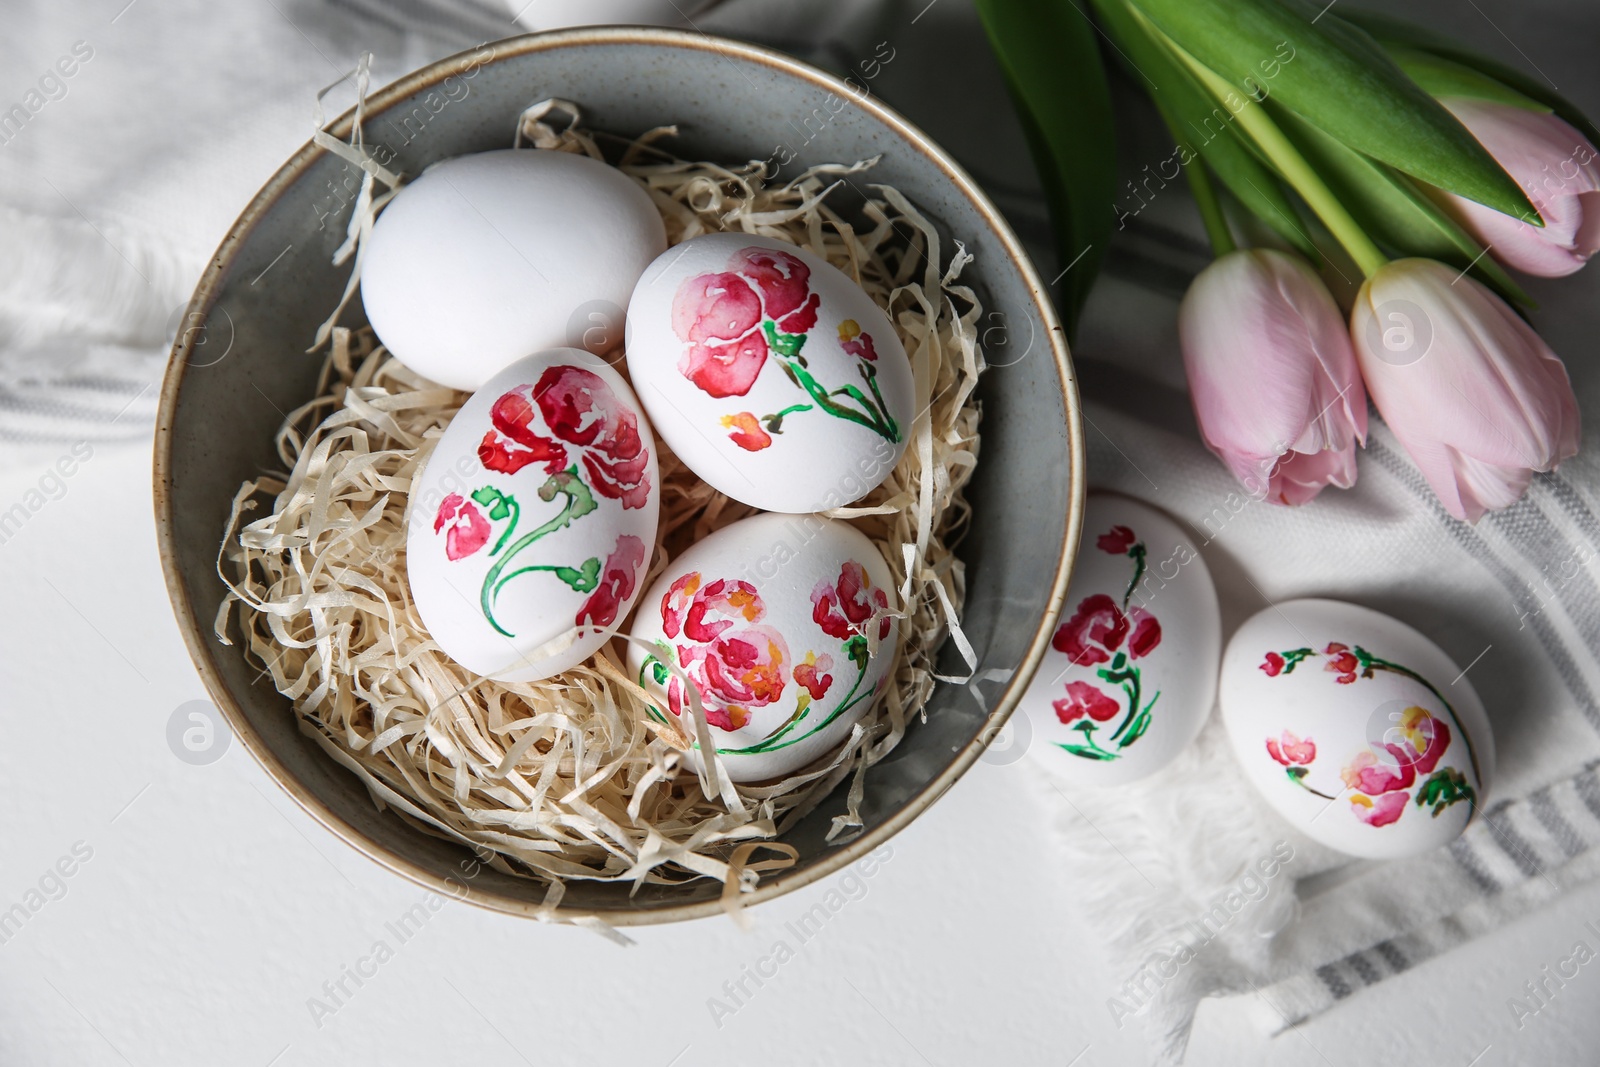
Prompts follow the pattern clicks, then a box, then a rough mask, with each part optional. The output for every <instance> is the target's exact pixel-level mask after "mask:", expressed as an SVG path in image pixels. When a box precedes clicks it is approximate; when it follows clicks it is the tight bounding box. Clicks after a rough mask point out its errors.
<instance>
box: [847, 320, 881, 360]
mask: <svg viewBox="0 0 1600 1067" xmlns="http://www.w3.org/2000/svg"><path fill="white" fill-rule="evenodd" d="M839 345H840V347H841V348H843V349H844V350H845V354H846V355H851V356H855V357H856V358H857V359H864V360H866V361H867V362H868V363H876V362H878V349H877V346H875V345H874V344H873V343H872V335H871V334H870V333H862V332H861V324H860V323H858V322H856V320H855V319H845V320H844V321H843V322H841V323H840V324H839Z"/></svg>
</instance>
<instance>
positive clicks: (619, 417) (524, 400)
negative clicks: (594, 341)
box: [478, 365, 650, 508]
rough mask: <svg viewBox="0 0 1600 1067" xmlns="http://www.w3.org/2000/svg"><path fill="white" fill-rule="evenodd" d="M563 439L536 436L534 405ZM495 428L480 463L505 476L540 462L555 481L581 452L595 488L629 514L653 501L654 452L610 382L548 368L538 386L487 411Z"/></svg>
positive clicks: (481, 448)
mask: <svg viewBox="0 0 1600 1067" xmlns="http://www.w3.org/2000/svg"><path fill="white" fill-rule="evenodd" d="M535 404H537V405H538V409H539V414H540V415H542V416H543V419H544V423H545V425H546V426H547V427H548V428H549V430H550V432H551V433H552V434H553V435H554V437H555V438H556V439H557V440H551V439H550V438H546V437H541V436H539V434H537V433H535V432H534V429H533V424H534V405H535ZM489 421H490V422H491V423H492V424H493V426H494V429H492V430H490V431H489V432H488V433H486V434H484V435H483V440H482V441H481V442H480V443H479V445H478V459H479V460H480V461H481V462H482V463H483V465H484V466H485V467H487V468H488V469H490V470H493V471H499V472H501V473H502V474H515V473H516V472H517V471H519V470H521V469H522V468H523V467H526V466H528V465H529V464H530V463H536V462H542V463H544V465H545V470H546V471H547V472H549V473H550V474H555V473H557V472H558V471H561V470H562V469H564V468H565V467H566V466H567V464H568V463H569V461H570V457H569V455H568V451H567V448H566V447H565V446H572V447H573V448H575V449H576V450H577V452H578V456H579V459H580V462H581V463H582V464H583V469H584V471H585V472H586V473H587V474H588V476H589V477H588V482H589V487H590V488H591V489H593V490H594V491H595V492H596V493H598V494H600V495H601V496H603V497H607V498H609V499H611V500H620V501H622V506H623V507H625V508H642V507H644V506H645V505H646V504H647V503H649V500H650V476H649V466H650V450H649V449H647V448H645V446H644V440H643V438H642V437H641V436H640V434H639V416H638V415H637V414H635V413H634V411H633V409H632V408H630V407H629V406H628V405H627V404H625V403H624V402H623V401H622V399H621V398H620V397H618V396H617V394H616V393H613V392H612V391H611V387H610V386H609V385H607V384H606V382H605V379H603V378H601V377H600V376H599V375H598V374H596V373H594V372H593V371H591V370H588V369H586V368H584V367H573V366H568V365H561V366H554V367H547V368H545V371H544V373H543V374H541V375H540V376H539V381H538V382H537V383H536V384H534V385H531V386H528V385H519V386H517V387H516V388H515V389H512V390H511V391H510V392H508V393H506V394H504V395H503V396H501V397H500V398H499V399H498V400H496V401H495V402H494V406H493V407H492V408H490V409H489Z"/></svg>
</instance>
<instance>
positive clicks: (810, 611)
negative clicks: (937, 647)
mask: <svg viewBox="0 0 1600 1067" xmlns="http://www.w3.org/2000/svg"><path fill="white" fill-rule="evenodd" d="M897 611H898V603H897V598H896V594H895V590H894V589H893V588H892V585H891V576H890V573H889V568H888V566H887V565H885V563H884V562H883V557H882V556H881V555H879V553H878V549H877V547H876V546H874V545H873V543H872V542H871V541H870V540H868V539H867V537H866V535H864V534H862V533H861V532H860V531H859V530H857V529H856V528H855V527H853V526H851V525H850V524H849V523H846V522H841V521H839V520H836V519H825V518H823V517H821V516H819V515H803V516H801V515H755V516H752V517H750V518H748V519H742V520H740V521H739V522H736V523H734V524H733V525H731V526H727V527H725V528H723V529H721V530H718V531H717V532H716V533H714V534H712V535H711V536H709V537H707V538H705V539H704V540H702V541H699V542H696V543H695V544H694V545H692V546H691V547H690V548H689V549H688V550H687V551H686V552H684V553H683V554H682V555H681V556H679V557H678V558H677V559H675V560H673V561H672V563H671V565H670V566H668V567H667V569H666V572H665V573H664V574H662V575H661V577H660V578H659V579H658V580H657V581H656V583H655V585H654V586H652V587H651V589H650V591H649V592H648V593H647V594H645V598H644V600H643V601H642V602H641V603H640V605H639V611H638V613H637V615H635V617H634V621H633V631H632V635H633V637H634V638H636V639H637V640H635V641H633V642H630V646H629V664H630V669H631V670H632V672H633V674H634V675H635V676H636V677H637V678H638V680H639V684H640V685H642V686H644V687H645V689H646V690H647V691H648V692H650V694H651V695H652V696H653V697H654V698H655V700H656V702H657V705H658V706H657V707H656V708H654V709H653V713H654V714H655V715H656V717H657V718H659V719H660V720H661V721H662V722H668V721H670V720H669V719H668V716H673V717H677V718H678V720H679V721H680V722H682V723H683V726H684V729H685V730H686V732H688V733H689V734H690V736H692V735H693V726H692V724H691V723H690V722H689V721H688V719H687V715H688V712H689V710H690V708H691V706H692V705H691V698H690V697H689V695H688V688H687V685H692V686H694V689H695V691H696V692H697V693H698V694H699V697H700V701H701V703H702V705H703V707H704V709H705V718H706V722H707V724H708V726H709V729H710V733H711V736H712V737H713V738H714V739H715V744H716V747H717V752H718V754H719V755H720V756H721V757H722V760H723V765H724V766H725V767H726V768H727V771H728V776H729V777H730V778H732V779H733V780H734V781H735V782H755V781H763V780H766V779H770V778H777V777H781V776H783V775H786V774H789V773H790V772H792V771H796V770H799V769H800V768H801V767H804V766H806V765H807V764H808V763H811V762H812V761H813V760H816V759H817V758H818V757H820V756H823V755H825V754H827V753H828V752H830V751H831V750H832V749H834V748H835V747H837V746H838V745H839V744H840V743H841V742H842V741H843V740H844V739H845V738H846V737H847V736H849V733H850V727H851V725H852V724H853V723H854V722H855V721H856V720H857V719H859V718H860V717H861V716H862V715H863V714H865V713H866V711H867V710H868V708H869V707H871V704H872V701H873V700H874V699H875V698H876V697H877V695H878V694H879V693H880V692H881V691H882V690H883V689H884V688H885V687H886V686H887V684H888V680H889V668H890V666H891V665H892V663H893V661H894V656H895V650H896V648H897V647H898V645H899V630H898V626H897V617H896V612H897ZM667 664H672V665H674V666H675V667H676V668H678V670H677V671H674V670H671V669H669V667H668V666H667ZM686 681H687V685H686V684H685V683H686ZM692 758H696V759H698V752H695V753H693V754H692Z"/></svg>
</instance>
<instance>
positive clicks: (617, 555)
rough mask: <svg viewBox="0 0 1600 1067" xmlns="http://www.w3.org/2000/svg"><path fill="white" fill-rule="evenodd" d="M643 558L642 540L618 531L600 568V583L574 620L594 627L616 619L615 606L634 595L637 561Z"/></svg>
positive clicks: (642, 560) (637, 568) (639, 561)
mask: <svg viewBox="0 0 1600 1067" xmlns="http://www.w3.org/2000/svg"><path fill="white" fill-rule="evenodd" d="M644 560H645V549H644V542H643V541H641V540H640V539H639V538H637V537H635V536H633V535H632V534H622V535H620V536H619V537H618V538H617V543H616V546H615V547H614V548H613V549H612V550H611V555H610V556H608V557H607V558H606V565H605V567H604V568H603V569H602V570H601V572H600V584H599V585H597V586H595V589H594V592H592V593H590V594H589V599H588V600H585V601H584V602H583V607H581V608H579V609H578V614H577V615H576V616H575V617H574V619H573V622H574V623H576V624H577V625H578V626H580V627H581V626H583V625H585V624H588V625H590V626H593V627H594V628H595V629H597V630H603V629H605V628H606V627H607V626H610V625H611V624H612V623H613V622H616V620H617V609H618V607H620V606H621V604H622V603H623V601H625V600H627V599H628V598H629V597H630V596H632V595H633V589H634V585H635V579H636V578H637V577H638V573H639V565H640V564H642V563H643V562H644Z"/></svg>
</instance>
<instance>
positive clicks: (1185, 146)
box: [1094, 0, 1320, 260]
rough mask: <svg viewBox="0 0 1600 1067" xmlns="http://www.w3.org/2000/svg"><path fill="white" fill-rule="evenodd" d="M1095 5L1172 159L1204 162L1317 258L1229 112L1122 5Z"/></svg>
mask: <svg viewBox="0 0 1600 1067" xmlns="http://www.w3.org/2000/svg"><path fill="white" fill-rule="evenodd" d="M1094 6H1095V11H1096V12H1097V13H1098V14H1099V16H1100V19H1101V22H1102V23H1103V24H1104V25H1105V27H1106V31H1107V32H1108V33H1109V34H1111V36H1112V37H1113V38H1114V39H1115V40H1116V41H1117V47H1118V49H1119V51H1120V52H1121V53H1122V54H1123V55H1124V56H1125V58H1126V59H1127V62H1128V66H1129V74H1130V76H1132V77H1133V78H1134V79H1135V80H1137V81H1139V82H1140V84H1141V85H1142V86H1143V87H1144V88H1145V89H1147V90H1148V91H1149V94H1150V99H1151V100H1152V101H1153V102H1154V103H1155V105H1156V110H1157V111H1159V112H1160V113H1161V118H1162V120H1163V121H1165V122H1166V124H1167V129H1168V130H1170V131H1171V132H1172V136H1173V137H1174V139H1176V141H1177V144H1176V145H1175V146H1174V152H1173V157H1171V158H1176V159H1177V160H1178V162H1179V163H1180V165H1182V166H1184V167H1189V166H1193V165H1194V163H1193V160H1194V158H1195V156H1196V155H1198V156H1199V157H1200V158H1202V159H1204V160H1205V161H1206V163H1207V164H1208V165H1209V166H1210V167H1211V169H1212V170H1213V171H1215V172H1216V175H1217V177H1218V178H1219V179H1221V181H1222V184H1223V185H1225V186H1227V188H1228V191H1229V192H1230V193H1232V194H1233V195H1234V197H1235V198H1236V199H1237V200H1238V201H1239V203H1240V204H1242V205H1243V206H1244V207H1245V209H1246V210H1247V211H1249V212H1250V213H1251V214H1253V215H1255V216H1256V217H1258V218H1260V219H1261V220H1262V221H1263V222H1265V223H1266V224H1267V225H1268V226H1270V227H1272V229H1273V230H1274V231H1276V232H1277V233H1278V235H1279V236H1281V237H1282V238H1283V239H1284V240H1285V241H1287V242H1289V244H1291V245H1293V246H1294V247H1295V248H1297V249H1299V250H1300V252H1302V253H1303V254H1304V255H1306V256H1308V257H1310V258H1311V259H1313V260H1315V259H1319V258H1320V253H1319V252H1318V251H1317V247H1316V245H1315V244H1313V243H1312V241H1311V238H1310V237H1309V236H1308V235H1307V233H1306V228H1305V226H1304V224H1303V220H1302V219H1301V218H1300V215H1299V213H1298V212H1297V211H1296V210H1295V206H1294V202H1293V201H1292V200H1291V199H1290V198H1289V195H1288V193H1287V192H1286V191H1285V190H1284V188H1283V183H1282V182H1281V181H1280V180H1279V179H1278V176H1277V175H1276V174H1275V173H1273V171H1272V170H1271V169H1270V168H1269V167H1268V166H1267V165H1266V164H1265V163H1263V162H1262V161H1261V160H1260V158H1259V157H1257V155H1256V154H1255V149H1254V146H1253V145H1251V143H1250V141H1249V139H1248V138H1246V137H1245V136H1244V135H1243V134H1242V133H1241V132H1240V131H1239V130H1237V129H1235V128H1234V124H1233V116H1232V115H1231V114H1230V113H1229V112H1228V110H1227V109H1226V108H1224V107H1223V106H1222V105H1221V104H1219V103H1218V102H1217V101H1216V100H1215V99H1213V98H1212V96H1211V95H1210V94H1209V93H1207V92H1206V90H1205V87H1204V86H1202V85H1201V84H1200V83H1199V82H1198V81H1196V80H1195V77H1194V75H1192V74H1190V73H1189V72H1188V70H1186V69H1184V67H1183V66H1182V65H1180V64H1179V63H1178V61H1177V60H1176V59H1175V58H1174V57H1173V56H1172V54H1171V53H1170V52H1168V51H1167V48H1166V46H1165V45H1163V44H1161V43H1160V42H1159V41H1156V40H1154V39H1152V38H1151V37H1150V35H1149V34H1148V33H1146V32H1145V30H1144V27H1143V26H1142V25H1140V23H1139V20H1138V19H1137V18H1136V17H1134V14H1133V12H1132V11H1130V10H1128V5H1127V2H1126V0H1095V4H1094ZM1161 176H1162V177H1165V175H1164V174H1162V175H1161Z"/></svg>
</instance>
